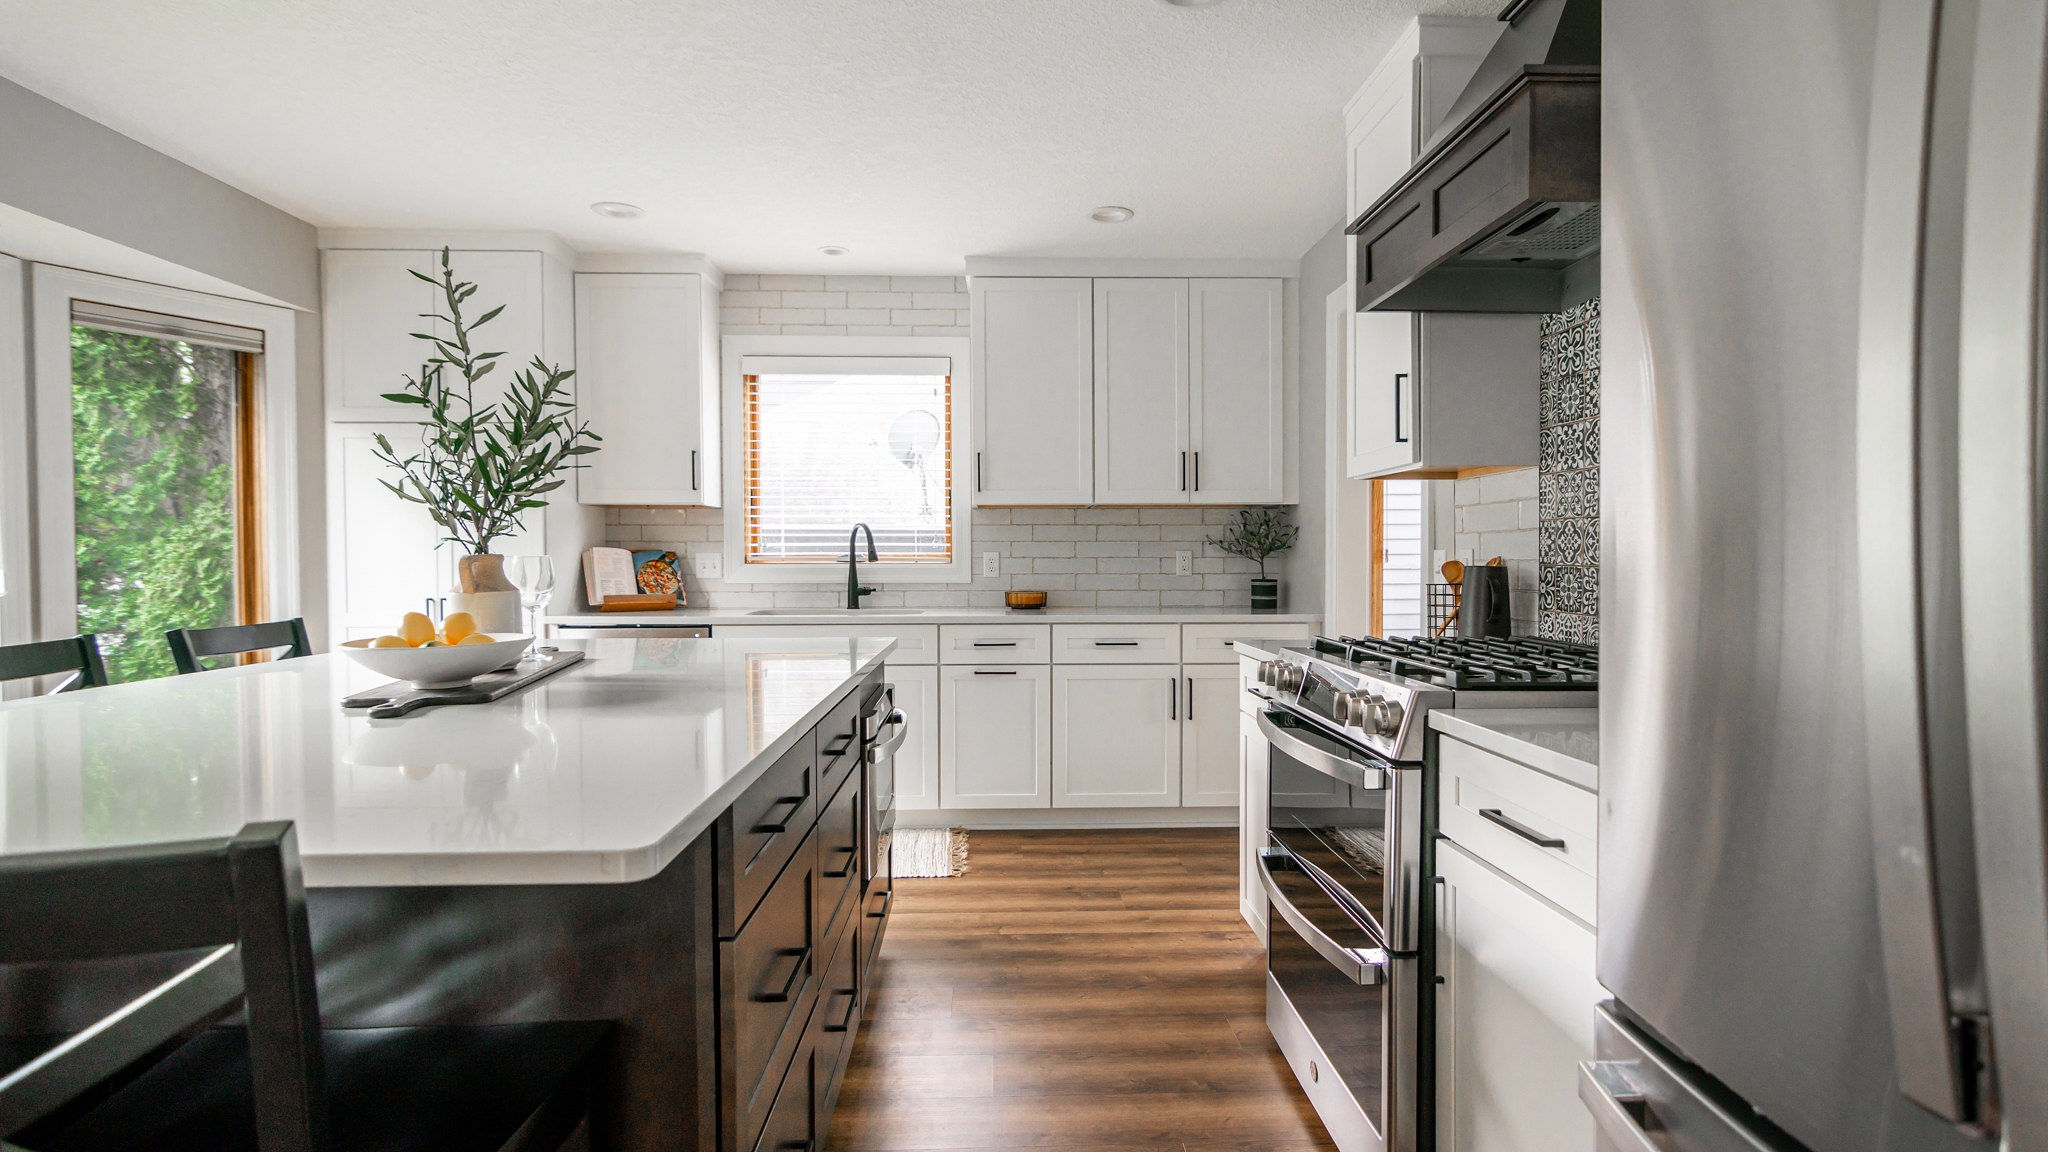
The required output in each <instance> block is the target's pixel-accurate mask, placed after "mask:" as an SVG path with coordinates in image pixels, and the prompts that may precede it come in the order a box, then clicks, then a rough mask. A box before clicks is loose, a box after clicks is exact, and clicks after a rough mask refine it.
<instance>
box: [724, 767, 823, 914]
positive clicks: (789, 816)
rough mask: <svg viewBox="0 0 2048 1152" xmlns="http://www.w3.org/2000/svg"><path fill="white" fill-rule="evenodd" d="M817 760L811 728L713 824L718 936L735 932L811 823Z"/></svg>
mask: <svg viewBox="0 0 2048 1152" xmlns="http://www.w3.org/2000/svg"><path fill="white" fill-rule="evenodd" d="M817 759H818V737H817V732H816V730H815V729H814V730H812V731H810V732H806V733H804V735H803V736H802V737H801V738H800V739H798V740H797V742H796V747H794V748H791V749H790V750H789V751H788V752H785V753H784V754H783V756H782V758H781V759H780V760H777V761H776V762H775V764H774V765H773V766H772V767H770V768H769V769H768V771H767V772H766V773H765V774H764V775H763V776H762V777H761V778H760V779H759V780H756V781H755V782H754V786H753V787H751V788H749V789H747V790H746V791H745V792H742V793H741V794H740V798H739V799H737V800H735V801H733V803H732V807H731V808H729V809H727V810H726V814H725V816H724V818H723V819H722V820H721V821H720V828H719V832H720V836H719V847H720V850H721V851H720V859H719V877H718V880H719V883H718V888H719V894H720V896H722V897H724V898H723V899H721V900H720V901H719V907H718V934H719V935H720V936H724V937H732V936H735V935H737V934H738V933H739V931H740V929H741V927H742V926H744V925H745V924H746V923H747V918H748V917H749V916H751V915H753V913H754V909H755V908H756V907H757V906H759V905H760V903H761V897H762V896H763V895H765V894H766V893H767V891H768V885H769V884H770V883H771V882H773V881H774V879H775V877H776V876H777V875H779V874H780V873H781V872H782V866H783V865H784V864H786V863H788V862H789V858H790V855H791V854H792V853H794V852H795V851H796V850H797V845H798V844H800V843H802V842H803V838H804V835H805V833H807V832H809V831H810V830H811V825H812V824H815V823H816V822H817V819H818V794H817V788H816V781H817V773H816V767H817Z"/></svg>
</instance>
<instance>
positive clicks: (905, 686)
mask: <svg viewBox="0 0 2048 1152" xmlns="http://www.w3.org/2000/svg"><path fill="white" fill-rule="evenodd" d="M721 631H722V630H721ZM889 683H891V684H893V685H895V687H896V707H898V708H901V709H902V710H903V718H904V721H905V722H906V723H907V724H908V725H909V726H910V734H909V735H907V736H905V737H904V738H903V744H902V745H901V746H900V747H898V748H897V749H896V807H898V808H901V809H903V810H905V811H911V810H919V809H926V808H937V807H938V806H939V670H938V668H937V667H936V666H934V665H931V664H890V665H889Z"/></svg>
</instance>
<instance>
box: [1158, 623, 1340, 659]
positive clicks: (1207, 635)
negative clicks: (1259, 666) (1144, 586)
mask: <svg viewBox="0 0 2048 1152" xmlns="http://www.w3.org/2000/svg"><path fill="white" fill-rule="evenodd" d="M1315 638H1316V626H1315V625H1313V624H1286V623H1280V622H1275V623H1271V624H1183V625H1181V629H1180V662H1181V663H1183V664H1228V663H1230V662H1231V661H1233V660H1235V659H1237V650H1236V648H1235V647H1234V645H1235V644H1236V642H1237V641H1239V640H1243V641H1246V642H1248V643H1252V644H1257V645H1258V646H1260V647H1262V648H1282V647H1288V646H1299V645H1302V644H1306V643H1308V642H1309V641H1311V640H1313V639H1315Z"/></svg>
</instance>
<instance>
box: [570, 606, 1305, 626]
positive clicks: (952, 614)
mask: <svg viewBox="0 0 2048 1152" xmlns="http://www.w3.org/2000/svg"><path fill="white" fill-rule="evenodd" d="M1322 618H1323V617H1322V614H1321V613H1318V612H1230V611H1225V610H1223V609H1220V608H1170V609H1157V608H1039V609H1035V610H1031V611H1023V612H1019V611H1012V610H1010V609H1005V608H862V609H861V610H859V611H857V612H852V611H848V610H846V609H844V608H818V609H802V608H777V609H771V610H768V611H765V612H764V611H761V610H758V609H747V608H678V609H675V610H674V611H669V612H577V613H565V614H562V615H556V616H548V617H545V618H544V619H545V620H546V622H547V623H549V624H563V625H570V626H574V627H586V628H587V627H590V626H593V625H607V624H608V625H614V626H617V625H631V624H649V625H657V626H663V625H665V626H667V627H671V628H682V627H692V626H704V625H719V624H727V625H731V624H776V625H789V624H875V625H888V626H896V625H903V624H1260V623H1267V624H1271V623H1286V624H1304V623H1308V624H1313V623H1319V622H1321V620H1322Z"/></svg>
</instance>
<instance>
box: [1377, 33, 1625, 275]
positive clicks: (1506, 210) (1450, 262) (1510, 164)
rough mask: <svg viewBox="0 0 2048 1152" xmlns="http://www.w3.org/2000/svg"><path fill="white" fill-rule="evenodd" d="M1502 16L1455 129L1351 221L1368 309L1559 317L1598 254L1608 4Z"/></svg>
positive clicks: (1454, 113) (1453, 114)
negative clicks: (1603, 25) (1575, 273)
mask: <svg viewBox="0 0 2048 1152" xmlns="http://www.w3.org/2000/svg"><path fill="white" fill-rule="evenodd" d="M1500 18H1501V19H1502V20H1503V21H1506V22H1508V24H1509V28H1508V29H1507V30H1506V31H1505V32H1503V33H1502V34H1501V37H1500V39H1499V40H1498V41H1497V42H1496V43H1495V44H1494V47H1493V50H1492V51H1491V52H1489V53H1487V56H1486V59H1485V60H1483V61H1481V63H1480V65H1479V68H1478V70H1477V71H1476V72H1474V73H1473V76H1472V80H1471V82H1470V83H1469V84H1467V85H1466V88H1465V91H1464V92H1463V93H1462V94H1460V95H1459V97H1458V99H1457V101H1456V102H1455V103H1453V104H1452V106H1451V110H1450V112H1449V113H1448V114H1447V115H1446V116H1445V123H1446V124H1447V125H1448V127H1446V128H1445V129H1443V130H1442V131H1440V132H1439V133H1438V134H1437V135H1436V136H1435V137H1434V138H1432V139H1431V140H1430V141H1429V143H1428V144H1427V145H1426V146H1425V147H1424V149H1423V152H1422V156H1421V157H1420V158H1419V159H1418V160H1417V161H1416V163H1415V166H1414V167H1413V168H1410V169H1409V170H1408V173H1407V175H1405V176H1403V177H1402V178H1401V179H1400V180H1398V181H1396V182H1395V184H1394V186H1393V187H1392V188H1390V189H1388V190H1387V192H1386V194H1385V195H1384V196H1381V197H1380V198H1379V199H1378V200H1377V201H1375V202H1374V203H1373V205H1372V206H1371V207H1370V208H1367V209H1366V210H1365V212H1364V213H1363V214H1362V215H1360V216H1359V218H1358V219H1357V220H1355V221H1353V222H1352V223H1351V225H1350V226H1349V227H1348V228H1347V229H1346V231H1347V232H1349V233H1350V234H1351V235H1353V236H1355V237H1356V238H1357V239H1356V241H1355V243H1356V244H1357V245H1358V301H1357V309H1358V311H1360V312H1371V311H1409V312H1554V311H1557V310H1558V309H1559V308H1560V307H1562V306H1563V305H1564V304H1565V302H1566V300H1567V283H1568V277H1567V274H1566V270H1567V269H1569V268H1571V267H1572V266H1573V265H1576V264H1578V263H1580V262H1581V261H1582V260H1585V259H1586V258H1587V257H1589V256H1591V255H1593V254H1595V253H1597V252H1598V251H1599V246H1600V203H1599V201H1600V3H1599V0H1516V2H1515V3H1512V4H1510V5H1509V6H1508V8H1507V9H1506V10H1504V11H1503V12H1502V13H1501V16H1500Z"/></svg>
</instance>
